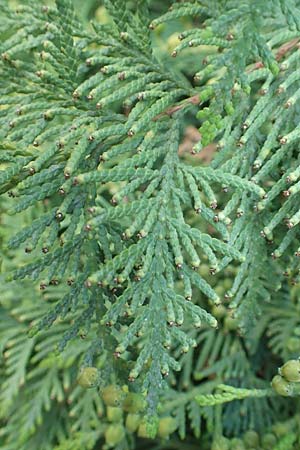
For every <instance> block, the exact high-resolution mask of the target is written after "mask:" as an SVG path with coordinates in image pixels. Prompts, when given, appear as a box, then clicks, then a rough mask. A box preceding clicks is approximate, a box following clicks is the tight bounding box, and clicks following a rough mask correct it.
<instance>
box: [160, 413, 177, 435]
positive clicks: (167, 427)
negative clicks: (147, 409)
mask: <svg viewBox="0 0 300 450" xmlns="http://www.w3.org/2000/svg"><path fill="white" fill-rule="evenodd" d="M176 428H177V421H176V420H175V419H174V418H173V417H163V418H162V419H160V421H159V422H158V432H157V434H158V436H159V437H160V438H163V439H165V438H167V437H169V436H170V434H172V433H174V431H175V430H176Z"/></svg>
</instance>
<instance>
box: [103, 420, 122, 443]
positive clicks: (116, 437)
mask: <svg viewBox="0 0 300 450" xmlns="http://www.w3.org/2000/svg"><path fill="white" fill-rule="evenodd" d="M104 436H105V442H106V444H108V445H109V446H110V447H114V446H115V445H117V444H118V443H119V442H121V441H122V439H124V437H125V429H124V427H123V425H121V424H114V425H109V426H108V427H107V428H106V430H105V433H104Z"/></svg>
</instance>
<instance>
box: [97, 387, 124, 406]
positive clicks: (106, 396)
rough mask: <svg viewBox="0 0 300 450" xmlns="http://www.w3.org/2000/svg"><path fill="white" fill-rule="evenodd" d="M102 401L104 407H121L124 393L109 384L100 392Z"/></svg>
mask: <svg viewBox="0 0 300 450" xmlns="http://www.w3.org/2000/svg"><path fill="white" fill-rule="evenodd" d="M101 395H102V400H103V401H104V403H105V404H106V406H118V405H121V403H122V401H123V399H124V392H123V391H122V389H121V388H120V386H117V385H116V384H110V385H108V386H106V387H105V388H104V389H103V390H102V392H101Z"/></svg>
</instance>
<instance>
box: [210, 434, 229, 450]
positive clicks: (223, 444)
mask: <svg viewBox="0 0 300 450" xmlns="http://www.w3.org/2000/svg"><path fill="white" fill-rule="evenodd" d="M211 450H230V441H229V439H227V438H225V437H223V436H220V437H219V438H218V439H216V440H215V441H214V442H213V443H212V446H211Z"/></svg>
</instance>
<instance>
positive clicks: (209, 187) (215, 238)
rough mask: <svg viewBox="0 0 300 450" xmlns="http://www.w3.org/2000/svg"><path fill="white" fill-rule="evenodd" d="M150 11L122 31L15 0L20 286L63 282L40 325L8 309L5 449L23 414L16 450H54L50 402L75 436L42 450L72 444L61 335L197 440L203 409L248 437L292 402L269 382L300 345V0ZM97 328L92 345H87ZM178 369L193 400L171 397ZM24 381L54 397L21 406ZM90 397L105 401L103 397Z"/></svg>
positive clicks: (216, 424)
mask: <svg viewBox="0 0 300 450" xmlns="http://www.w3.org/2000/svg"><path fill="white" fill-rule="evenodd" d="M152 3H153V5H154V4H155V5H156V2H151V1H137V2H136V4H135V5H134V8H133V7H132V4H131V3H130V2H126V1H124V0H118V1H110V0H105V1H104V7H105V11H106V13H105V14H107V17H106V20H103V21H101V22H97V21H94V22H92V23H91V24H89V25H87V24H86V23H84V21H81V20H80V19H78V17H77V15H76V11H75V10H74V7H73V3H72V2H71V0H56V4H55V6H49V7H48V6H41V5H40V4H39V3H37V2H34V1H27V2H25V4H24V5H20V6H18V7H17V9H13V8H12V7H11V6H10V5H9V2H6V1H5V2H3V5H1V15H2V17H3V18H4V20H3V21H2V22H1V24H0V32H1V41H0V53H1V56H2V61H1V63H0V74H1V75H0V76H1V80H3V82H2V83H1V86H0V94H1V96H0V138H1V142H0V146H1V152H0V192H1V193H3V198H5V203H3V205H4V220H5V221H6V222H5V223H7V224H8V225H7V229H6V230H5V233H4V241H3V243H4V245H5V248H6V250H5V258H4V264H3V272H4V274H3V277H2V282H3V284H4V283H5V286H9V283H13V284H12V285H13V286H17V284H16V283H18V282H20V281H19V280H24V279H26V280H28V279H29V280H31V282H29V283H30V284H26V286H31V288H32V289H35V287H36V286H37V285H38V284H39V286H40V289H41V291H42V293H43V294H42V295H45V296H47V295H48V293H49V294H50V293H52V292H55V290H56V291H57V292H56V294H55V295H54V296H53V299H51V301H50V302H49V303H50V304H49V305H48V306H47V305H43V306H39V308H38V310H37V309H36V305H34V307H33V309H32V311H33V312H32V314H33V315H32V317H31V316H30V313H31V305H30V302H27V301H23V300H22V299H21V300H20V301H19V303H20V305H18V307H17V308H21V309H20V311H19V310H18V309H17V312H16V314H17V317H19V315H20V314H21V316H22V315H25V319H24V320H25V322H26V325H24V324H22V320H15V319H14V314H12V311H11V308H12V307H13V306H12V305H13V302H12V301H11V299H10V300H9V301H8V302H7V303H6V304H5V302H4V312H3V314H4V315H7V323H4V331H5V330H6V331H7V333H8V335H10V334H11V336H9V337H8V340H7V342H6V341H3V344H2V345H3V347H5V346H7V343H9V342H13V343H12V344H8V346H10V345H12V346H13V347H14V352H18V349H19V351H20V352H21V351H22V353H21V357H20V358H19V357H18V358H17V359H16V358H12V361H11V363H10V360H9V358H10V350H9V349H8V350H6V354H7V355H8V356H7V358H8V361H7V365H8V368H7V372H6V374H7V375H8V378H7V380H6V381H5V382H4V390H3V392H4V394H3V395H5V396H6V398H4V399H3V405H4V406H3V413H2V415H3V417H6V416H7V415H8V414H12V417H13V419H12V421H11V422H9V426H8V427H7V432H6V434H5V436H8V437H7V439H6V441H5V445H6V447H3V448H4V449H7V450H9V449H13V447H12V445H13V443H11V442H10V436H11V435H12V434H13V427H14V423H15V424H16V425H15V426H16V429H17V428H18V427H20V426H22V428H23V429H24V430H27V431H26V432H28V433H29V434H26V435H24V436H21V438H20V439H21V440H20V444H19V447H18V448H20V449H21V450H22V449H23V448H24V450H27V448H35V447H36V448H41V449H42V448H43V447H42V446H41V445H42V444H41V443H39V439H42V436H43V434H44V431H43V426H44V425H45V423H46V420H47V419H45V418H43V414H48V411H49V414H53V417H54V419H53V420H56V421H57V427H54V428H56V430H55V432H54V431H53V432H54V433H56V434H55V435H53V437H51V439H49V447H46V446H45V447H44V448H45V449H46V448H49V449H50V448H52V447H51V445H53V443H57V442H59V443H60V444H61V446H59V447H57V448H58V449H60V450H63V449H67V448H69V447H68V445H69V443H65V444H63V442H64V439H65V438H67V436H68V431H67V432H66V428H68V426H69V425H68V424H67V425H64V423H63V421H64V420H65V418H62V417H61V418H60V417H59V415H58V413H57V412H56V411H55V408H57V405H53V404H52V403H51V406H49V396H51V395H52V396H53V398H54V399H56V400H57V402H58V403H59V402H61V401H63V400H64V399H66V398H69V399H70V397H68V396H66V395H65V394H64V389H65V386H64V384H61V381H59V379H60V375H59V374H58V372H59V370H60V369H68V368H69V365H68V364H67V365H64V364H66V361H67V360H64V362H63V363H62V367H61V368H60V366H59V362H58V363H57V367H56V366H55V365H54V364H53V361H54V356H53V357H52V356H51V364H50V363H49V365H47V361H49V358H50V356H49V355H48V353H47V351H46V349H44V347H45V346H46V344H47V342H50V343H51V346H52V347H53V344H55V346H56V348H57V351H58V352H62V351H64V350H65V349H66V350H65V351H66V352H69V353H70V358H71V359H72V361H71V362H70V366H71V365H72V371H73V370H74V367H75V366H76V364H78V366H79V365H83V366H84V367H85V366H93V365H97V364H98V366H99V369H101V370H102V377H101V381H99V383H100V384H103V385H107V384H109V383H110V382H118V383H121V384H123V383H124V382H125V381H126V382H127V381H128V380H129V382H131V383H132V386H133V390H134V391H137V392H142V393H143V395H145V397H146V399H147V405H148V406H147V414H148V415H149V416H156V414H157V411H161V410H162V411H164V412H168V413H173V414H174V415H175V417H176V421H177V425H178V430H179V435H180V436H181V437H182V438H184V437H185V434H186V431H185V423H186V422H185V417H186V415H187V417H188V418H189V419H190V423H191V427H192V429H193V431H194V434H195V436H196V437H198V436H200V433H201V420H202V419H205V420H206V423H207V427H208V430H209V431H213V432H214V434H215V435H218V436H219V435H220V434H221V433H222V432H223V431H224V433H227V434H228V435H237V434H238V433H240V432H241V431H245V430H247V429H248V428H255V429H261V430H264V429H266V428H267V427H269V426H270V425H271V424H272V422H273V421H274V419H275V417H276V414H278V410H279V409H280V408H281V411H282V414H283V415H284V417H287V416H288V414H289V411H290V408H289V406H288V405H285V406H284V403H281V400H278V398H277V397H274V392H273V391H271V390H270V389H269V382H270V379H271V378H272V376H273V375H274V371H275V370H276V364H277V361H276V359H275V358H274V355H276V357H277V358H279V359H280V358H282V359H287V358H290V357H295V356H297V351H298V350H299V347H298V346H297V342H298V341H299V338H298V337H299V333H298V334H297V333H295V335H294V336H293V329H292V326H291V321H292V322H293V323H294V325H295V326H296V325H298V321H297V319H295V314H296V312H298V310H299V306H298V299H297V293H296V294H294V293H293V289H294V288H291V286H289V288H288V287H287V286H288V284H290V285H291V284H292V285H294V284H297V283H298V282H299V269H300V266H299V254H300V253H299V252H300V250H299V223H300V212H299V211H300V210H299V201H298V200H299V190H300V184H299V178H300V170H299V150H298V145H299V140H300V131H299V126H298V123H299V97H300V84H299V83H300V71H299V64H298V57H299V48H298V40H299V39H300V9H299V2H297V1H296V0H295V1H294V0H290V1H283V0H268V2H265V1H262V0H255V1H249V0H243V1H239V2H237V1H234V0H232V1H218V2H217V1H211V0H209V1H208V0H207V1H201V2H200V1H194V2H193V1H192V2H180V3H177V2H176V3H174V4H173V5H172V7H171V9H170V10H169V11H168V12H166V13H165V14H163V15H161V16H159V17H156V18H154V19H153V20H152V21H151V16H152V15H153V10H152V9H151V4H152ZM266 4H267V6H266ZM103 11H104V9H103ZM187 18H194V21H193V20H192V19H190V22H188V26H186V27H184V24H185V22H184V21H186V20H187ZM168 21H173V23H175V25H174V27H175V28H176V26H178V28H179V29H180V30H181V34H180V35H179V40H178V45H177V46H176V47H175V49H173V51H172V56H173V57H174V58H175V59H174V60H173V63H171V61H170V59H168V58H167V57H166V55H163V54H161V53H160V52H158V51H156V49H155V48H154V44H153V42H154V43H155V39H154V40H153V37H152V36H153V33H155V28H156V27H158V26H159V25H160V26H161V24H164V23H166V22H168ZM199 24H200V25H199ZM182 28H184V29H183V30H182ZM151 30H154V31H151ZM198 50H199V54H200V55H201V54H203V53H205V58H204V59H203V61H202V62H201V63H199V62H198V61H197V63H195V67H196V69H195V73H194V79H193V80H191V79H190V78H189V77H187V76H185V75H184V73H181V72H180V71H179V66H178V63H177V60H179V59H180V58H183V60H184V58H187V60H188V52H192V53H191V54H192V55H194V56H195V58H198V59H199V58H200V56H198ZM185 54H187V56H185ZM184 61H185V60H184ZM189 122H191V123H193V124H194V125H195V124H197V126H198V127H199V130H200V134H201V138H200V140H199V141H198V142H197V143H196V144H195V147H194V149H193V151H192V153H193V154H195V155H198V154H199V156H200V157H201V154H202V152H204V151H205V149H207V145H208V144H211V146H212V147H213V148H214V149H215V150H217V151H216V153H215V155H214V158H213V160H212V161H211V163H210V164H209V165H207V166H206V165H200V164H198V163H197V162H195V161H193V160H192V157H186V156H184V157H182V156H181V155H180V152H179V146H180V143H181V142H182V139H183V135H184V132H185V127H186V125H187V123H189ZM196 158H197V156H195V160H196ZM6 194H9V196H10V197H11V198H10V199H9V200H7V196H6V197H5V195H6ZM18 217H19V218H20V219H18ZM24 219H25V223H24V224H22V225H21V224H20V220H24ZM14 220H15V222H14ZM19 249H22V250H25V252H26V258H24V257H23V256H22V257H21V256H20V254H19V253H18V252H19ZM13 252H17V257H14V258H15V259H12V260H10V258H12V254H13ZM20 263H21V264H20ZM226 271H227V272H226ZM213 275H215V279H216V281H215V279H213V277H212V276H213ZM286 277H287V278H286ZM224 279H225V280H226V279H229V283H228V286H226V288H225V287H224V289H223V288H221V290H220V286H219V284H218V283H222V280H224ZM26 283H28V281H26ZM22 286H23V285H22ZM296 292H297V291H296ZM24 295H25V291H24ZM36 295H37V294H36ZM281 297H282V299H283V300H282V299H281ZM280 301H281V302H282V303H284V305H285V311H284V313H281V308H282V306H277V305H278V304H279V305H280ZM221 303H224V305H221ZM222 308H223V310H222ZM220 311H221V313H220ZM28 321H29V322H30V331H29V334H30V336H31V337H32V339H31V340H27V339H26V338H25V333H26V331H27V329H28ZM217 327H219V329H218V330H216V328H217ZM83 330H84V331H83ZM4 334H5V333H4ZM82 334H84V335H85V334H87V335H88V336H89V338H88V340H87V341H86V342H87V344H86V346H85V344H84V345H83V346H82V347H79V346H78V347H76V340H73V338H76V339H78V335H82ZM16 336H17V337H16ZM14 339H17V341H16V342H15V341H14ZM70 341H71V342H70ZM18 342H20V346H19V347H18ZM50 343H49V348H50ZM67 344H69V345H68V347H67ZM47 345H48V344H47ZM197 346H198V348H197V349H196V348H195V347H197ZM72 352H74V353H72ZM298 353H299V352H298ZM32 354H34V356H32ZM67 354H68V353H67ZM63 355H64V354H63ZM99 355H102V356H101V357H100V359H101V358H102V359H101V360H100V361H99ZM30 358H32V360H31V359H30ZM60 358H64V357H63V356H61V357H60ZM265 358H270V360H271V359H272V361H271V362H270V365H269V366H268V367H267V368H265V367H264V366H263V364H264V363H263V362H264V359H265ZM273 358H274V359H273ZM30 361H31V364H32V365H33V366H35V367H33V368H32V371H31V369H28V362H30ZM43 361H44V362H43ZM58 361H59V360H58ZM40 367H41V369H40ZM180 370H181V373H180V374H179V375H178V374H177V375H176V374H175V373H174V372H178V371H180ZM72 373H73V372H72ZM11 374H13V375H11ZM26 374H27V375H26ZM67 374H68V370H66V371H64V372H63V375H62V376H63V377H71V378H70V379H71V380H73V381H74V376H73V375H70V374H69V375H67ZM168 375H169V379H170V380H171V382H174V384H176V383H177V384H178V386H179V389H187V388H191V389H189V391H188V392H186V393H185V392H181V393H180V394H178V396H177V397H176V398H173V397H174V391H173V390H168V388H167V381H166V380H167V376H168ZM25 376H28V377H29V378H28V379H29V380H32V381H30V383H32V386H31V388H30V389H35V390H36V392H37V394H36V397H37V400H36V402H35V406H34V408H31V407H30V403H27V402H26V398H27V396H28V392H27V391H26V389H24V392H23V391H22V392H21V396H20V399H19V402H20V405H21V407H19V406H18V407H17V409H18V413H17V412H16V411H17V410H13V409H10V408H13V407H12V406H11V404H12V402H13V401H14V399H15V397H16V394H17V392H18V388H17V386H18V384H19V383H21V384H22V383H24V377H25ZM35 377H37V381H36V382H35V381H34V380H35ZM72 377H73V378H72ZM47 380H48V382H47ZM70 383H71V382H70V381H69V384H70ZM194 384H195V386H194ZM6 386H7V387H6ZM67 389H68V387H67ZM222 390H223V392H222ZM74 392H76V389H75V391H74ZM23 395H24V398H23V397H22V396H23ZM76 395H78V397H79V394H74V396H75V397H74V399H76V401H78V405H79V406H77V407H78V408H79V410H80V408H81V406H80V405H81V403H80V402H81V400H80V399H78V397H76ZM162 396H165V400H164V401H163V402H160V400H161V398H163V397H162ZM72 398H73V397H72ZM195 398H196V400H195ZM86 399H88V400H86ZM197 399H198V400H197ZM237 400H240V401H237ZM82 401H84V402H85V401H87V402H89V401H90V402H91V403H92V404H93V405H94V407H95V408H96V410H97V411H98V410H99V411H100V410H101V406H99V405H100V403H101V402H100V400H99V398H98V397H97V395H94V394H91V397H88V396H86V397H85V400H82ZM231 401H232V403H230V402H231ZM99 402H100V403H99ZM223 403H224V406H220V405H222V404H223ZM295 403H296V402H295ZM216 405H218V406H216ZM293 405H294V403H293ZM214 406H216V407H214ZM26 408H28V411H29V410H30V414H28V411H27V409H26ZM82 408H84V412H83V413H82V414H83V415H85V414H86V412H85V411H86V408H87V411H88V413H89V414H91V413H92V411H94V409H93V408H91V407H90V406H87V404H84V405H82ZM97 408H98V409H97ZM99 408H100V409H99ZM291 408H292V407H291ZM58 409H59V408H58ZM43 411H44V412H43ZM45 411H46V412H45ZM18 414H19V415H20V416H22V417H23V419H24V420H28V421H29V422H30V421H31V422H30V423H28V424H27V423H26V424H25V423H23V422H21V418H18V417H19V416H18ZM95 414H96V413H95ZM74 415H75V416H76V415H77V412H75V413H74ZM31 416H32V417H31ZM87 416H88V414H87ZM95 417H96V416H95ZM95 417H91V418H90V419H89V418H88V417H86V418H85V419H86V420H87V421H89V427H90V428H91V435H90V439H91V441H90V442H88V441H86V439H88V437H87V435H86V433H87V428H86V427H87V425H86V424H82V423H80V419H78V422H76V423H77V424H79V425H76V426H75V425H74V426H75V428H74V431H75V432H78V435H76V437H74V439H73V441H74V442H73V443H72V445H73V446H74V447H72V448H77V447H78V448H81V447H80V446H85V447H86V448H93V446H94V444H95V443H96V441H97V440H98V438H99V437H100V436H101V435H102V434H103V429H101V426H100V425H99V424H98V422H97V420H98V419H97V420H96V418H95ZM228 417H231V419H230V420H229V419H228ZM14 420H15V422H14ZM91 423H92V424H93V425H92V426H91ZM20 424H21V425H20ZM37 425H40V426H39V431H38V433H36V426H37ZM98 425H99V426H98ZM88 430H89V429H88ZM39 433H40V434H39ZM81 433H84V434H81ZM93 433H95V436H94V440H93ZM150 434H151V433H150ZM154 435H155V433H154ZM31 436H34V437H33V438H32V439H37V440H36V441H35V442H34V443H31V441H30V439H31ZM291 436H292V437H291ZM291 436H290V441H288V442H292V444H291V445H293V442H294V441H293V434H291ZM76 439H77V440H76ZM286 439H287V440H288V437H287V438H286ZM106 440H107V441H108V440H109V439H108V438H107V436H106ZM129 440H130V439H129ZM126 442H127V441H126ZM22 445H23V447H22ZM29 445H31V447H28V446H29ZM120 445H123V444H120ZM126 445H128V446H129V445H133V444H132V442H131V443H129V441H128V443H127V444H124V447H120V449H121V448H126ZM278 445H281V444H278ZM284 445H285V444H284V443H283V444H282V448H292V447H291V446H290V447H289V445H290V444H289V443H287V444H286V445H285V447H284ZM76 446H77V447H76ZM278 448H281V447H278Z"/></svg>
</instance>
